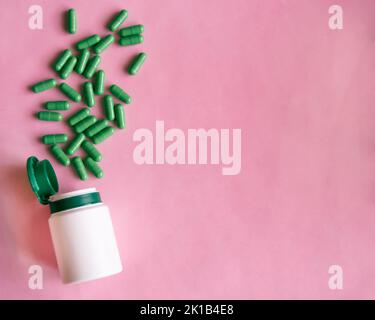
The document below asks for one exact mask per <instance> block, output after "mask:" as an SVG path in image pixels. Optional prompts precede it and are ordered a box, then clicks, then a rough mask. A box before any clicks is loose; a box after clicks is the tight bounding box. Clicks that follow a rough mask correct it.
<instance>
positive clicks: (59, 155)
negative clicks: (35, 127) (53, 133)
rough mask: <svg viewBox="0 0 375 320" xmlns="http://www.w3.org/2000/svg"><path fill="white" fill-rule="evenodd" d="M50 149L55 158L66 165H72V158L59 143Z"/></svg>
mask: <svg viewBox="0 0 375 320" xmlns="http://www.w3.org/2000/svg"><path fill="white" fill-rule="evenodd" d="M49 150H50V151H51V153H52V154H53V156H54V157H55V159H56V160H57V161H58V162H60V163H61V164H62V165H64V166H65V167H67V166H69V165H70V159H69V158H68V156H67V155H66V154H65V152H64V151H63V150H62V149H61V148H60V147H59V146H58V145H56V144H55V145H52V146H51V147H50V148H49Z"/></svg>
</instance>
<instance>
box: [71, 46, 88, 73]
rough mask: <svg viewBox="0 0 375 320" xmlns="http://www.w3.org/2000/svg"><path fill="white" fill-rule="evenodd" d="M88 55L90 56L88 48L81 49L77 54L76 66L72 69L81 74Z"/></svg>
mask: <svg viewBox="0 0 375 320" xmlns="http://www.w3.org/2000/svg"><path fill="white" fill-rule="evenodd" d="M89 57H90V52H89V50H87V49H84V50H81V52H80V54H79V56H78V60H77V64H76V67H75V69H74V70H75V71H76V72H77V73H78V74H82V73H83V71H84V70H85V68H86V65H87V61H89Z"/></svg>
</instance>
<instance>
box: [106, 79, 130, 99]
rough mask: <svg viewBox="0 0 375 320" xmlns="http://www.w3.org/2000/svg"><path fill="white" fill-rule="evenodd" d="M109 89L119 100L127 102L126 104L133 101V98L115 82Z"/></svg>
mask: <svg viewBox="0 0 375 320" xmlns="http://www.w3.org/2000/svg"><path fill="white" fill-rule="evenodd" d="M109 91H110V92H111V93H112V94H113V95H114V96H115V97H116V98H117V99H119V100H121V101H122V102H125V103H126V104H129V103H131V102H132V98H131V97H130V96H129V95H128V94H127V93H126V92H125V91H124V90H122V89H121V88H120V87H119V86H117V85H115V84H113V85H111V86H110V87H109Z"/></svg>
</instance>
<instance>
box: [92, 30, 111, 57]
mask: <svg viewBox="0 0 375 320" xmlns="http://www.w3.org/2000/svg"><path fill="white" fill-rule="evenodd" d="M114 41H115V37H114V36H113V35H111V34H109V35H107V36H105V37H104V38H102V39H101V40H100V41H99V42H98V43H97V44H96V45H95V47H94V49H93V50H94V52H95V53H96V54H100V53H102V52H103V51H104V50H105V49H107V48H108V47H109V46H110V45H111V44H112V43H113V42H114Z"/></svg>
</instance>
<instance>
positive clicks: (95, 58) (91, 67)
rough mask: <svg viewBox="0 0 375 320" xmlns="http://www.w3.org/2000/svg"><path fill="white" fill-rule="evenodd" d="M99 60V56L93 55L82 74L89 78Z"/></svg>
mask: <svg viewBox="0 0 375 320" xmlns="http://www.w3.org/2000/svg"><path fill="white" fill-rule="evenodd" d="M100 61H101V59H100V56H93V57H92V58H91V59H90V60H89V62H88V63H87V66H86V68H85V71H84V72H83V75H84V77H85V78H87V79H89V78H91V77H92V76H93V75H94V73H95V71H96V68H97V67H98V65H99V63H100Z"/></svg>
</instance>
